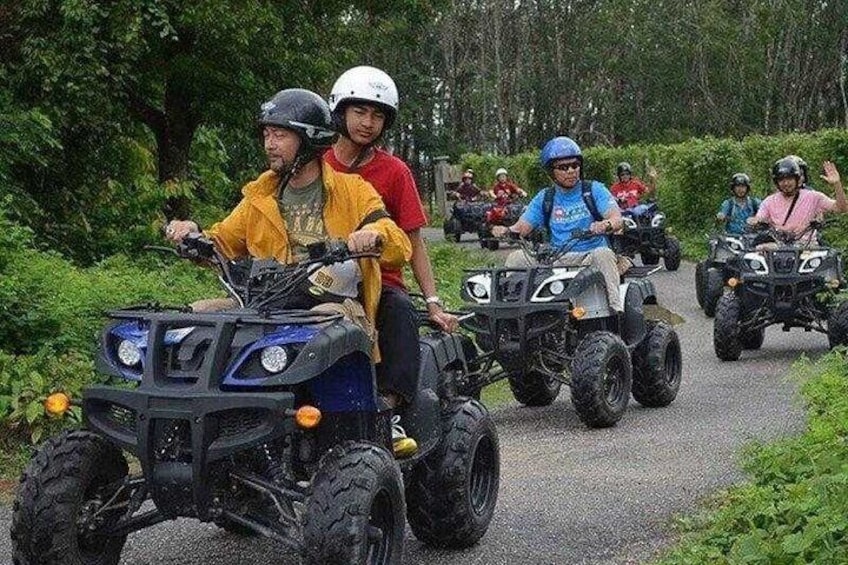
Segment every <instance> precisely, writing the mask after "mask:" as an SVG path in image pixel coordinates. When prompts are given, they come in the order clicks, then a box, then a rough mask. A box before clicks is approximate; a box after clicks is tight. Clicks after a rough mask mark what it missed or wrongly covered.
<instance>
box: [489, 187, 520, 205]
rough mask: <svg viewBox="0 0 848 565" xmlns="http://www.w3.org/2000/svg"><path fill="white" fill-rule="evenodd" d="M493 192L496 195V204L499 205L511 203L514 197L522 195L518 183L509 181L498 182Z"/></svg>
mask: <svg viewBox="0 0 848 565" xmlns="http://www.w3.org/2000/svg"><path fill="white" fill-rule="evenodd" d="M492 193H493V194H494V195H495V204H497V205H498V206H504V205H506V204H509V203H510V202H512V199H513V198H514V197H517V196H520V195H521V191H520V189H519V188H518V185H516V184H515V183H512V182H509V181H506V182H496V183H495V185H494V186H493V187H492Z"/></svg>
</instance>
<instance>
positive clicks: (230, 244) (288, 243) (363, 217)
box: [165, 89, 412, 353]
mask: <svg viewBox="0 0 848 565" xmlns="http://www.w3.org/2000/svg"><path fill="white" fill-rule="evenodd" d="M259 125H260V126H261V127H262V135H263V139H264V147H265V153H266V155H267V156H268V162H269V170H268V171H266V172H264V173H262V174H261V175H260V176H259V178H257V179H256V180H254V181H252V182H249V183H248V184H247V185H245V187H244V188H243V189H242V194H243V198H242V200H241V202H239V204H238V205H237V206H236V207H235V209H234V210H233V211H232V212H231V213H230V214H229V216H227V217H226V218H224V219H223V220H222V221H220V222H218V223H216V224H214V225H213V226H212V227H211V228H209V229H207V230H205V232H204V233H205V234H206V235H207V236H209V237H211V238H212V239H213V240H214V241H215V244H216V246H217V247H218V249H219V250H220V251H221V253H223V254H224V255H225V256H226V257H227V258H229V259H235V258H238V257H245V256H250V257H254V258H258V259H268V258H274V259H276V260H278V261H280V262H282V263H290V262H292V261H297V260H299V259H301V258H302V257H303V256H304V255H305V252H306V246H307V245H308V244H310V243H313V242H315V241H319V240H325V239H342V240H345V241H346V242H347V245H348V247H349V248H350V250H351V252H352V253H362V252H367V251H372V250H377V249H378V247H379V246H378V242H379V241H381V242H382V247H381V248H380V256H379V260H375V259H360V260H359V261H358V263H359V269H360V270H361V296H360V299H361V303H362V307H363V308H364V312H365V316H366V317H367V319H368V321H369V322H370V324H371V326H372V327H373V324H374V320H375V316H376V311H377V303H378V301H379V299H380V292H381V282H380V265H384V266H386V267H387V268H399V267H401V266H402V265H403V264H404V263H406V262H407V261H409V258H410V257H411V255H412V247H411V244H410V242H409V239H408V238H407V236H406V234H405V233H404V232H403V230H401V229H400V228H399V227H398V226H397V225H396V224H395V223H394V222H393V221H392V220H391V218H390V217H389V215H388V214H387V213H386V211H385V209H384V207H383V202H382V200H381V199H380V197H379V195H378V194H377V192H376V191H375V190H374V188H373V187H372V186H371V185H370V184H368V183H367V182H365V181H364V180H362V178H361V177H359V176H357V175H348V174H342V173H337V172H335V171H334V170H333V169H332V168H331V167H330V166H329V165H326V164H323V163H322V161H321V153H322V152H323V151H324V150H325V149H326V148H328V147H330V146H331V145H332V143H333V141H334V140H335V138H336V132H335V131H334V130H333V128H332V122H331V116H330V109H329V107H328V106H327V103H326V102H325V101H324V100H323V99H322V98H321V97H320V96H318V95H317V94H315V93H314V92H310V91H308V90H302V89H288V90H283V91H280V92H278V93H277V94H276V95H275V96H274V97H273V98H272V99H271V100H270V101H268V102H266V103H265V104H263V105H262V113H261V115H260V118H259ZM197 231H199V228H198V226H197V224H196V223H195V222H193V221H190V220H182V221H180V220H174V221H172V222H170V223H169V224H168V226H167V228H166V230H165V233H166V235H167V237H168V239H170V240H172V241H175V242H179V241H181V240H182V239H183V238H184V237H185V236H186V235H188V234H189V233H191V232H197ZM375 353H376V345H375Z"/></svg>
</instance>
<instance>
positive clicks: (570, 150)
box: [539, 136, 583, 169]
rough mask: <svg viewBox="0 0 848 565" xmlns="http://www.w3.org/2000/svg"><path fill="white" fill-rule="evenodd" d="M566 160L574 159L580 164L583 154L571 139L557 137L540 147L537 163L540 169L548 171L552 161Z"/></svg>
mask: <svg viewBox="0 0 848 565" xmlns="http://www.w3.org/2000/svg"><path fill="white" fill-rule="evenodd" d="M568 158H576V159H578V160H579V161H580V163H581V164H582V163H583V152H582V151H580V146H579V145H577V143H576V142H575V141H574V140H573V139H571V138H570V137H565V136H559V137H554V138H553V139H551V140H550V141H548V142H547V143H546V144H545V146H544V147H542V153H541V154H540V155H539V162H540V163H541V164H542V168H544V169H549V168H550V166H551V162H552V161H556V160H557V159H568Z"/></svg>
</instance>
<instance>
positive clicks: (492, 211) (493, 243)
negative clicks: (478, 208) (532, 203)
mask: <svg viewBox="0 0 848 565" xmlns="http://www.w3.org/2000/svg"><path fill="white" fill-rule="evenodd" d="M525 208H527V206H526V205H524V204H522V203H521V202H518V201H516V200H514V201H512V202H509V203H504V204H498V203H497V202H496V203H494V204H492V206H491V207H490V208H489V209H488V210H487V211H486V213H485V215H484V216H483V223H482V224H480V229H479V231H478V233H477V237H478V238H479V240H480V247H482V248H483V249H489V250H490V251H497V250H498V248H499V247H500V244H501V240H499V239H498V238H495V237H492V228H493V227H494V226H511V225H512V224H514V223H515V222H517V221H518V219H519V218H520V217H521V214H522V213H524V209H525Z"/></svg>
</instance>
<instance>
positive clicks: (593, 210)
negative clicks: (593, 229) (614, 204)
mask: <svg viewBox="0 0 848 565" xmlns="http://www.w3.org/2000/svg"><path fill="white" fill-rule="evenodd" d="M580 195H581V196H582V197H583V203H584V204H586V208H588V209H589V213H590V214H591V215H592V218H593V219H594V220H595V221H596V222H600V221H601V220H603V219H604V217H603V216H602V215H601V213H600V211H598V204H597V203H596V202H595V199H594V197H593V196H592V181H589V182H586V181H584V180H581V181H580Z"/></svg>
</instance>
